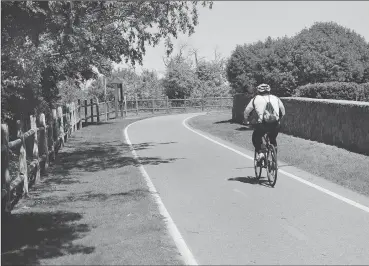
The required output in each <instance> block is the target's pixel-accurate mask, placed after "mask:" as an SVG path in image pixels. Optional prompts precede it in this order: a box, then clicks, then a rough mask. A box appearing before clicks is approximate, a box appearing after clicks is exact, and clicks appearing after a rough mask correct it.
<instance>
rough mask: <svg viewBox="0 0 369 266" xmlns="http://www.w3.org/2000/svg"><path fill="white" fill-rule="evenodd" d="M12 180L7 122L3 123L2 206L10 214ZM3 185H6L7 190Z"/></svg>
mask: <svg viewBox="0 0 369 266" xmlns="http://www.w3.org/2000/svg"><path fill="white" fill-rule="evenodd" d="M3 146H4V150H3ZM10 181H11V180H10V174H9V130H8V125H7V124H1V183H2V184H1V185H2V188H1V208H4V211H5V212H6V213H8V214H10V209H11V201H10V199H11V193H10ZM3 185H4V187H5V190H4V187H3ZM3 191H4V192H3ZM3 193H6V194H5V198H3ZM3 204H4V205H3ZM3 206H4V207H3Z"/></svg>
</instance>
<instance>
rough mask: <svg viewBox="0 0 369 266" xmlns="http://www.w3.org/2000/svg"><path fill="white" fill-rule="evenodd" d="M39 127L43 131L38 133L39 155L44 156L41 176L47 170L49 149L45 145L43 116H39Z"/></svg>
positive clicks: (45, 131) (45, 127)
mask: <svg viewBox="0 0 369 266" xmlns="http://www.w3.org/2000/svg"><path fill="white" fill-rule="evenodd" d="M40 125H41V127H43V128H44V130H42V131H41V132H40V144H41V145H40V155H41V156H43V155H45V156H46V157H45V164H44V167H43V169H41V170H42V174H45V173H46V170H47V168H48V167H49V147H48V145H47V140H48V137H47V136H48V131H49V130H48V128H47V126H46V121H45V114H43V113H42V114H40Z"/></svg>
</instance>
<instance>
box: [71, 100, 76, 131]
mask: <svg viewBox="0 0 369 266" xmlns="http://www.w3.org/2000/svg"><path fill="white" fill-rule="evenodd" d="M70 105H71V108H72V132H74V131H76V110H75V109H76V107H75V104H74V102H71V104H70Z"/></svg>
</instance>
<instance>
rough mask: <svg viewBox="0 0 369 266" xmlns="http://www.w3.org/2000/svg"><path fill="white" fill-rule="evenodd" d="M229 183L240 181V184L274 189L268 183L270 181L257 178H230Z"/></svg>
mask: <svg viewBox="0 0 369 266" xmlns="http://www.w3.org/2000/svg"><path fill="white" fill-rule="evenodd" d="M228 181H239V182H242V183H246V184H251V185H261V186H264V187H269V188H272V187H271V186H270V185H269V181H268V180H265V179H263V178H260V179H257V178H256V177H254V176H247V177H244V176H238V177H231V178H228Z"/></svg>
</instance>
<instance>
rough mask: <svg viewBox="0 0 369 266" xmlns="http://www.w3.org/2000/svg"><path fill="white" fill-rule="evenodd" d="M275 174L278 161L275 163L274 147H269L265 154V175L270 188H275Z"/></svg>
mask: <svg viewBox="0 0 369 266" xmlns="http://www.w3.org/2000/svg"><path fill="white" fill-rule="evenodd" d="M277 174H278V161H277V153H276V150H275V147H274V146H273V145H270V146H269V148H268V153H267V175H268V181H269V185H270V186H271V187H274V186H275V183H276V182H277Z"/></svg>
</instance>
